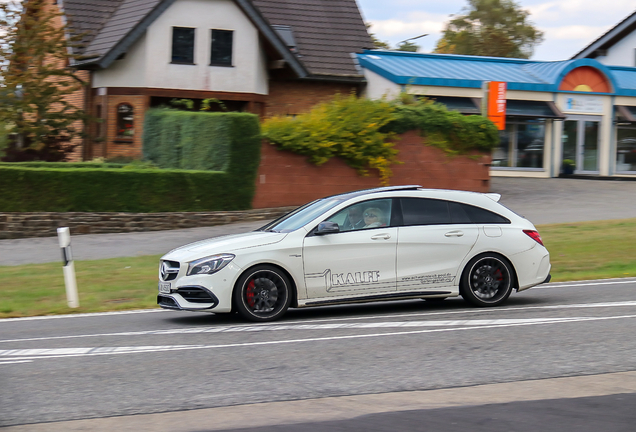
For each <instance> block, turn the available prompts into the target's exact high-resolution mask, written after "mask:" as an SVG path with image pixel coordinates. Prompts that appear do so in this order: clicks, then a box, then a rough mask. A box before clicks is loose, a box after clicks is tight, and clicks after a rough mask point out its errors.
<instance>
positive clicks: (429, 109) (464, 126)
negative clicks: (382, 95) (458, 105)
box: [384, 100, 499, 154]
mask: <svg viewBox="0 0 636 432" xmlns="http://www.w3.org/2000/svg"><path fill="white" fill-rule="evenodd" d="M414 129H418V130H420V132H421V134H422V136H424V137H426V138H427V144H428V145H431V146H435V147H438V148H440V149H442V150H444V151H445V152H447V153H449V154H466V153H469V152H471V151H474V150H477V151H481V152H489V151H491V150H492V149H493V148H495V147H496V146H497V145H498V144H499V132H498V131H497V128H496V126H495V125H494V124H493V123H492V122H491V121H490V120H488V119H487V118H485V117H482V116H466V115H463V114H461V113H459V112H457V111H449V110H448V109H447V108H446V106H444V105H443V104H440V103H436V102H432V101H430V100H420V101H417V102H415V103H413V104H408V105H403V104H395V112H394V119H393V120H392V121H391V122H390V123H389V124H387V125H386V126H385V128H384V130H385V131H387V132H394V133H404V132H406V131H408V130H414Z"/></svg>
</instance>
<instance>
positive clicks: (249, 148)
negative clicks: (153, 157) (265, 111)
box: [0, 113, 261, 213]
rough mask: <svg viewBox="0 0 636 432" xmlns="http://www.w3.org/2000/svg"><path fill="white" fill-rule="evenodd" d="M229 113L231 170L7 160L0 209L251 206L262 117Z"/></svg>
mask: <svg viewBox="0 0 636 432" xmlns="http://www.w3.org/2000/svg"><path fill="white" fill-rule="evenodd" d="M227 115H228V119H229V120H227V128H228V136H229V137H230V144H229V146H228V149H229V157H228V162H227V170H226V171H225V172H214V171H186V170H158V169H157V170H154V169H139V170H137V169H119V168H111V169H108V168H76V167H69V168H67V167H65V168H34V167H25V166H19V164H2V165H0V185H2V187H1V188H0V212H36V211H53V212H67V211H77V212H139V213H150V212H169V211H213V210H245V209H249V208H251V203H252V199H253V196H254V190H255V182H256V172H257V170H258V166H259V163H260V146H261V140H260V131H259V124H258V117H256V116H255V115H252V114H244V113H228V114H227ZM50 165H52V164H46V166H50ZM56 165H57V164H56ZM69 165H70V164H69ZM80 165H82V166H83V165H84V164H80Z"/></svg>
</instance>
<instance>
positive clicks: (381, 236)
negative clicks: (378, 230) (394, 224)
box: [371, 234, 391, 240]
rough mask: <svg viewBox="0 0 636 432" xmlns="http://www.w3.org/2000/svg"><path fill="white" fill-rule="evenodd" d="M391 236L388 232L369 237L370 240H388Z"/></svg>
mask: <svg viewBox="0 0 636 432" xmlns="http://www.w3.org/2000/svg"><path fill="white" fill-rule="evenodd" d="M390 238H391V235H390V234H376V235H374V236H373V237H371V240H388V239H390Z"/></svg>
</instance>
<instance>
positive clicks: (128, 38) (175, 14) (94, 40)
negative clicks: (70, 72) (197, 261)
mask: <svg viewBox="0 0 636 432" xmlns="http://www.w3.org/2000/svg"><path fill="white" fill-rule="evenodd" d="M57 4H58V6H59V7H60V9H61V10H62V11H63V12H64V14H65V16H66V17H67V19H68V24H69V26H70V30H71V32H72V33H75V34H77V35H81V36H82V38H83V44H82V47H81V48H79V49H76V52H75V54H77V55H78V57H77V60H76V62H75V64H74V66H75V67H76V68H78V69H80V73H81V74H82V76H83V77H84V78H85V79H86V80H87V82H88V83H89V84H88V85H87V87H86V88H85V89H84V91H83V92H82V93H81V94H78V95H77V96H76V97H75V100H76V101H77V103H78V104H79V105H82V106H83V107H84V109H85V110H86V111H87V112H88V113H90V114H91V115H92V116H94V117H96V118H99V119H101V121H100V122H97V123H94V124H92V125H91V126H90V130H89V131H88V132H89V133H88V136H87V137H86V138H85V139H84V140H83V142H82V145H81V146H80V147H78V150H77V151H76V153H75V155H74V159H75V160H91V159H93V158H95V157H107V158H112V157H115V156H129V157H134V158H140V157H141V155H142V141H143V138H142V135H143V122H144V115H145V112H146V111H147V110H148V109H149V108H151V107H156V106H162V105H168V104H170V103H171V101H172V100H173V99H190V100H192V101H194V103H195V108H198V107H199V106H200V103H201V101H202V100H204V99H215V100H219V101H222V103H223V105H224V106H225V107H226V109H228V110H231V111H234V110H236V111H246V112H252V113H255V114H258V115H259V116H261V117H266V116H271V115H295V114H299V113H302V112H306V111H307V110H309V109H310V108H311V107H312V106H313V105H315V104H316V103H319V102H321V101H324V100H326V99H329V98H331V97H333V96H334V95H335V94H338V93H340V94H349V93H351V92H356V93H360V91H361V90H362V87H363V86H364V84H365V80H364V77H363V75H362V73H361V71H360V70H359V69H358V68H357V65H356V63H355V61H354V59H353V58H352V56H351V54H352V53H355V52H361V51H362V50H363V49H366V48H370V47H371V46H372V41H371V39H370V37H369V35H368V33H367V31H366V27H365V25H364V22H363V20H362V17H361V15H360V11H359V10H358V7H357V4H356V1H355V0H294V1H290V0H58V3H57ZM213 105H214V106H218V104H213Z"/></svg>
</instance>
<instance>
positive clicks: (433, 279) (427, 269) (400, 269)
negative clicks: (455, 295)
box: [397, 198, 479, 291]
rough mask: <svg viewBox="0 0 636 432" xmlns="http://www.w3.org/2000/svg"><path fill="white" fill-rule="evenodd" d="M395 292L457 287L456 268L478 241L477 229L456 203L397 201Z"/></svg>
mask: <svg viewBox="0 0 636 432" xmlns="http://www.w3.org/2000/svg"><path fill="white" fill-rule="evenodd" d="M400 205H401V210H402V217H403V226H401V227H399V228H398V244H397V289H398V290H400V291H426V290H430V289H436V288H439V287H444V286H452V285H457V283H458V278H459V277H460V271H461V269H460V268H459V267H460V265H461V263H462V262H463V260H464V258H465V257H466V256H467V255H468V253H469V252H470V250H471V249H472V248H473V246H474V245H475V243H476V242H477V238H478V237H479V229H478V227H477V226H476V225H475V224H473V223H472V222H471V221H470V218H469V217H468V215H466V213H465V212H464V210H463V208H462V207H461V205H460V204H458V203H452V202H448V201H444V200H436V199H427V198H401V199H400Z"/></svg>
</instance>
